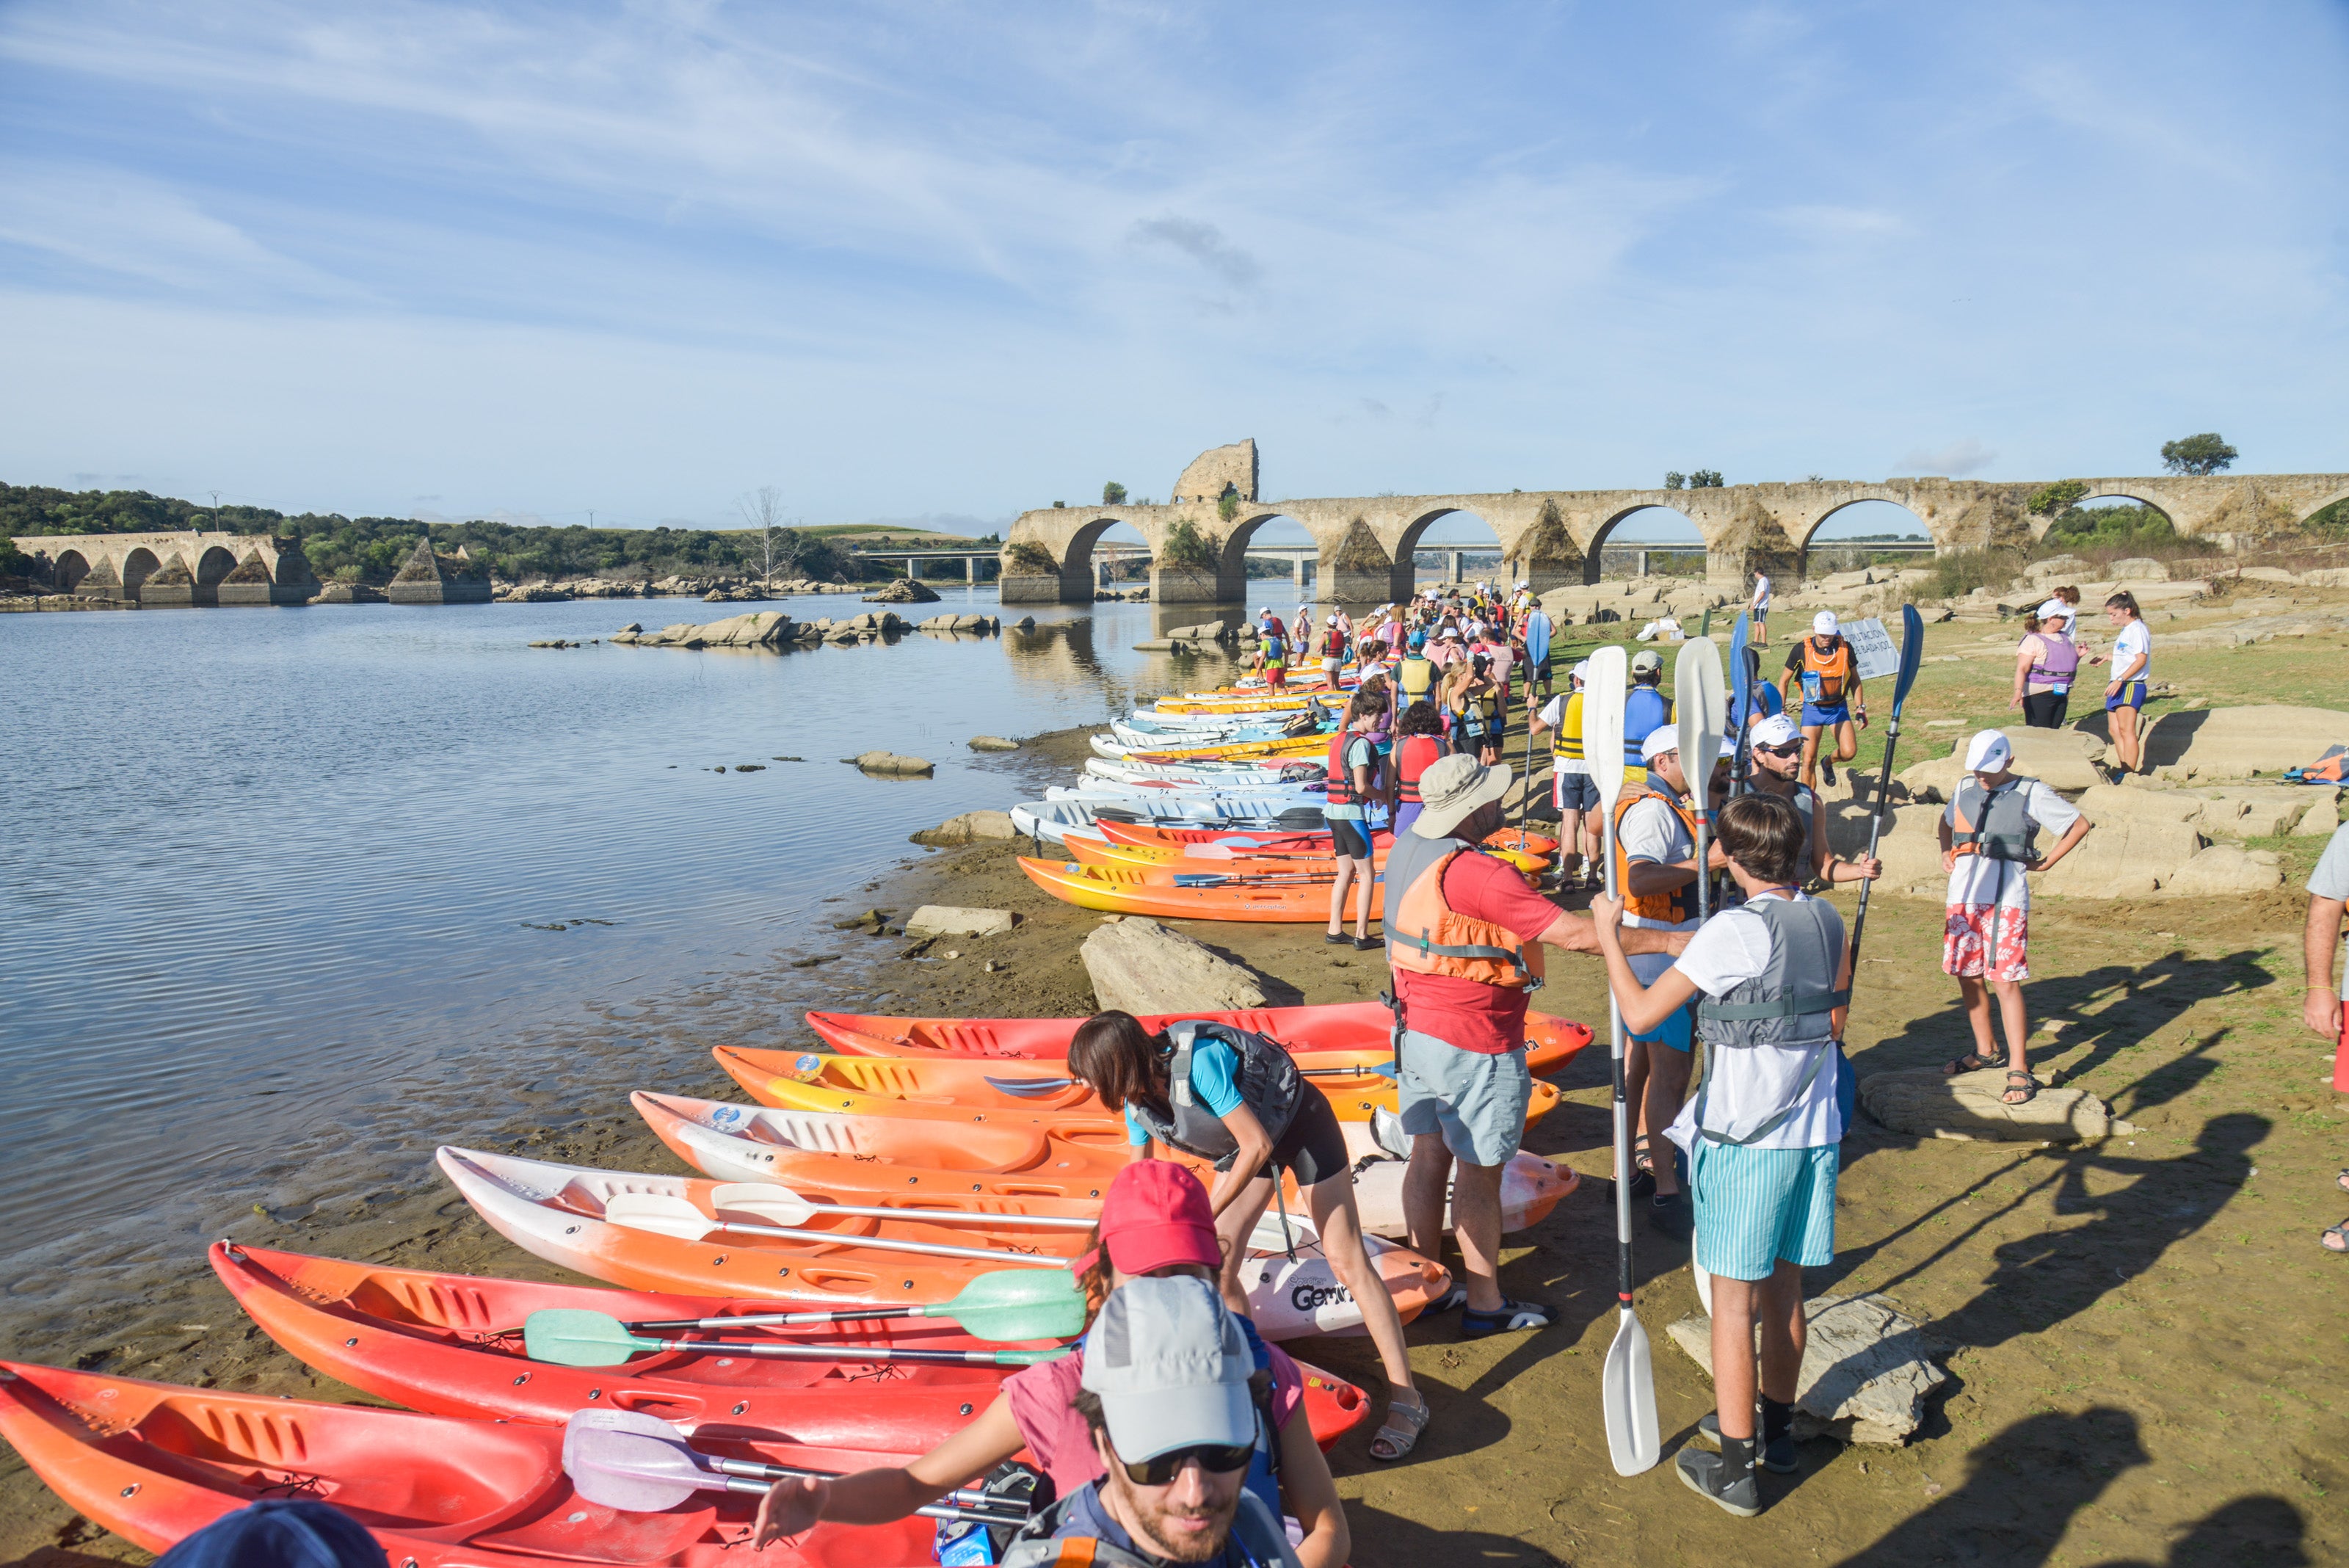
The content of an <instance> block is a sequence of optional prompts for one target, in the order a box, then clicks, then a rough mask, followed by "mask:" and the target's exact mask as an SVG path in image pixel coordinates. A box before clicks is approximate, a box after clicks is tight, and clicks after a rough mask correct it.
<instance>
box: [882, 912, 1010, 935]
mask: <svg viewBox="0 0 2349 1568" xmlns="http://www.w3.org/2000/svg"><path fill="white" fill-rule="evenodd" d="M1012 919H1013V917H1012V914H1011V911H1010V910H1009V909H964V908H962V907H960V906H959V905H955V904H925V905H923V906H922V907H921V908H920V909H916V910H915V911H914V912H913V914H912V915H910V916H908V917H907V918H906V920H905V934H906V935H907V936H909V937H999V936H1002V935H1003V934H1004V933H1005V932H1007V931H1009V930H1010V929H1011V923H1012Z"/></svg>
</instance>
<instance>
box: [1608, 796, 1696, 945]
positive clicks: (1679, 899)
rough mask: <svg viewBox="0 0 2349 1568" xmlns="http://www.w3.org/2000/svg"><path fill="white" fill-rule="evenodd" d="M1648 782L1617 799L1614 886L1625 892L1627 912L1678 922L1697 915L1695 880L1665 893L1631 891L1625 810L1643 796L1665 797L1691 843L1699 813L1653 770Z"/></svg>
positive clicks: (1644, 798)
mask: <svg viewBox="0 0 2349 1568" xmlns="http://www.w3.org/2000/svg"><path fill="white" fill-rule="evenodd" d="M1646 783H1647V788H1645V789H1644V790H1638V791H1626V792H1625V793H1624V794H1623V797H1622V798H1621V799H1619V800H1618V801H1617V802H1616V803H1615V822H1614V827H1615V832H1614V834H1613V840H1614V845H1615V890H1616V891H1617V892H1618V893H1619V894H1621V895H1622V898H1623V912H1624V913H1625V914H1627V915H1637V916H1639V917H1640V919H1643V920H1670V921H1671V922H1672V923H1673V924H1674V925H1678V924H1679V923H1680V922H1681V921H1682V920H1687V919H1693V918H1695V915H1696V884H1695V883H1694V882H1688V883H1684V884H1682V886H1680V887H1678V888H1672V889H1671V890H1670V891H1669V892H1663V893H1634V892H1633V891H1631V857H1630V852H1629V851H1628V850H1626V849H1625V848H1624V847H1623V814H1624V813H1625V812H1627V811H1630V809H1631V808H1632V807H1633V806H1635V805H1639V804H1640V802H1641V801H1643V800H1660V801H1662V802H1663V803H1664V804H1665V805H1668V806H1671V808H1672V814H1673V815H1676V816H1678V817H1679V818H1680V819H1681V826H1682V827H1685V828H1686V829H1688V835H1689V841H1690V842H1691V843H1692V844H1693V843H1694V842H1695V841H1696V814H1695V813H1694V812H1692V811H1691V810H1690V809H1689V808H1688V807H1687V806H1685V805H1682V804H1681V797H1680V796H1678V795H1676V794H1673V793H1672V792H1671V791H1670V790H1668V789H1661V788H1659V787H1658V786H1657V784H1656V783H1655V775H1654V774H1649V775H1648V778H1647V780H1646Z"/></svg>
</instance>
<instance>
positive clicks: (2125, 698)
mask: <svg viewBox="0 0 2349 1568" xmlns="http://www.w3.org/2000/svg"><path fill="white" fill-rule="evenodd" d="M2144 706H2145V682H2144V681H2142V680H2132V681H2130V682H2129V683H2128V684H2127V686H2124V687H2122V688H2121V689H2120V690H2119V691H2116V692H2114V693H2113V694H2112V695H2110V696H2109V697H2106V699H2105V711H2106V712H2107V713H2109V712H2111V711H2113V710H2114V709H2116V708H2142V707H2144Z"/></svg>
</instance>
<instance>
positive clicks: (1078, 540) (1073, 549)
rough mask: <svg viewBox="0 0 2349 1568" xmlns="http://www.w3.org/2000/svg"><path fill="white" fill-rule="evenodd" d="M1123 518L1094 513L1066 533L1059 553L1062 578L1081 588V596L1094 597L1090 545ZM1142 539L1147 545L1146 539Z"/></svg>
mask: <svg viewBox="0 0 2349 1568" xmlns="http://www.w3.org/2000/svg"><path fill="white" fill-rule="evenodd" d="M1124 522H1125V519H1124V518H1123V517H1095V518H1093V519H1092V520H1091V521H1090V522H1086V523H1083V524H1079V525H1078V527H1077V530H1076V532H1075V533H1073V534H1071V535H1069V545H1068V548H1067V549H1066V550H1065V551H1063V552H1062V553H1061V585H1062V587H1064V588H1067V589H1070V590H1081V597H1084V598H1087V599H1090V598H1092V597H1093V581H1094V575H1093V546H1094V545H1096V544H1099V543H1100V542H1101V537H1102V535H1104V534H1106V533H1108V532H1109V531H1110V530H1111V529H1112V528H1114V527H1116V526H1117V525H1118V524H1121V523H1124ZM1127 526H1129V527H1131V526H1132V524H1127ZM1148 544H1149V541H1147V540H1144V541H1143V545H1144V546H1145V547H1147V546H1148ZM1150 554H1151V557H1152V559H1153V560H1155V559H1156V558H1157V555H1158V552H1157V551H1156V550H1155V549H1152V550H1151V552H1150Z"/></svg>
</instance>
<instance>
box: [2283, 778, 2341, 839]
mask: <svg viewBox="0 0 2349 1568" xmlns="http://www.w3.org/2000/svg"><path fill="white" fill-rule="evenodd" d="M2308 793H2309V794H2313V795H2314V796H2315V797H2316V799H2315V801H2314V802H2313V804H2312V805H2310V806H2309V808H2308V810H2307V811H2306V812H2305V813H2303V814H2302V816H2301V819H2300V826H2297V827H2295V828H2293V829H2292V836H2293V837H2294V838H2329V837H2331V836H2332V835H2333V829H2334V828H2336V827H2338V826H2341V797H2340V796H2339V794H2336V793H2335V792H2334V791H2332V790H2329V789H2313V790H2310V791H2309V792H2308Z"/></svg>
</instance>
